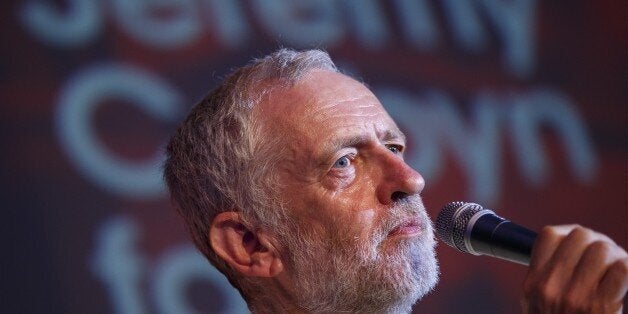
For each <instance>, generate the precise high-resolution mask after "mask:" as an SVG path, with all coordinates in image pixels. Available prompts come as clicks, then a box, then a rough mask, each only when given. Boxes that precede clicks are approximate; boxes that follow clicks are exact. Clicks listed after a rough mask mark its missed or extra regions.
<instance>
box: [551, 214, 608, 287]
mask: <svg viewBox="0 0 628 314" xmlns="http://www.w3.org/2000/svg"><path fill="white" fill-rule="evenodd" d="M595 241H600V243H605V242H606V243H610V244H612V245H614V243H613V242H612V240H611V239H609V238H608V237H606V236H605V235H603V234H601V233H597V232H594V231H593V230H590V229H587V228H584V227H581V226H577V227H575V228H573V229H572V230H571V231H570V232H569V234H568V235H567V236H566V237H564V238H563V241H561V243H560V244H559V245H558V247H557V248H556V251H555V252H554V254H553V255H552V257H551V258H550V260H549V261H548V265H547V266H546V269H545V276H546V278H547V279H546V280H547V281H548V284H550V285H553V286H555V289H556V290H557V291H564V289H565V287H566V286H567V284H568V283H569V282H570V281H571V280H570V279H571V277H572V275H573V272H574V269H575V268H576V265H578V263H579V262H580V259H581V258H582V255H583V253H584V251H585V250H586V249H587V248H588V247H589V246H590V245H591V243H593V242H595ZM604 256H605V255H602V258H603V257H604Z"/></svg>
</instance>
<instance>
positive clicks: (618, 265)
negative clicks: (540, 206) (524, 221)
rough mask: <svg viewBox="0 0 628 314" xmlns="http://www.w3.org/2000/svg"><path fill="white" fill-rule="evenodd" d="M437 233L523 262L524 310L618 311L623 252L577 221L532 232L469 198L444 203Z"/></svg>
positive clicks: (625, 275)
mask: <svg viewBox="0 0 628 314" xmlns="http://www.w3.org/2000/svg"><path fill="white" fill-rule="evenodd" d="M435 226H436V232H437V235H438V237H439V238H440V239H441V240H442V241H443V242H445V243H447V244H448V245H450V246H453V247H454V248H456V249H458V250H460V251H463V252H467V253H471V254H474V255H490V256H494V257H497V258H501V259H505V260H509V261H513V262H517V263H520V264H525V265H528V264H529V269H528V274H527V275H526V278H525V281H524V287H523V294H524V296H523V300H522V306H523V310H524V313H621V311H622V306H623V299H624V298H625V296H626V292H627V291H628V254H627V253H626V251H625V250H624V249H622V248H621V247H619V246H618V245H617V244H615V242H613V240H611V239H610V238H608V237H607V236H605V235H603V234H601V233H597V232H595V231H593V230H590V229H587V228H584V227H581V226H579V225H563V226H550V227H545V228H543V230H542V231H541V232H540V233H539V234H538V235H537V234H536V233H534V232H532V231H530V230H528V229H526V228H524V227H521V226H518V225H516V224H514V223H512V222H510V221H508V220H506V219H503V218H501V217H499V216H497V215H495V213H494V212H492V211H490V210H486V209H484V208H482V206H480V205H477V204H473V203H463V202H454V203H449V204H448V205H446V206H445V207H444V208H443V210H442V211H441V213H440V214H439V216H438V218H437V220H436V223H435Z"/></svg>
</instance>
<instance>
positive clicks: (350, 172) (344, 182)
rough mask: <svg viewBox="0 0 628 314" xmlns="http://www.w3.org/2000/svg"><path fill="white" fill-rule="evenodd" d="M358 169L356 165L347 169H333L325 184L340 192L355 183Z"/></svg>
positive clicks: (329, 188)
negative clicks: (356, 169)
mask: <svg viewBox="0 0 628 314" xmlns="http://www.w3.org/2000/svg"><path fill="white" fill-rule="evenodd" d="M355 176H356V171H355V168H354V167H350V168H347V169H337V170H335V169H332V170H331V171H329V173H328V174H327V175H326V176H325V178H324V180H323V185H324V186H325V188H326V189H328V190H329V191H332V192H340V191H342V190H345V189H347V188H349V187H351V186H352V185H353V183H354V182H355Z"/></svg>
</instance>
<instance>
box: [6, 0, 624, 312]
mask: <svg viewBox="0 0 628 314" xmlns="http://www.w3.org/2000/svg"><path fill="white" fill-rule="evenodd" d="M1 8H2V10H1V11H0V12H1V13H0V14H1V16H2V18H1V19H0V21H1V22H0V23H2V47H1V48H0V51H2V52H1V55H2V61H1V63H0V80H1V85H0V88H1V89H0V99H1V103H2V114H1V115H0V119H1V121H2V123H1V124H0V127H1V128H2V132H1V134H2V135H1V136H2V141H1V144H0V145H2V146H3V147H2V151H3V154H2V157H1V158H2V163H1V166H2V176H1V178H2V179H1V182H0V184H1V189H0V190H1V191H2V198H3V201H2V203H3V215H2V218H3V219H2V221H3V225H4V226H3V228H2V233H3V237H2V238H3V240H4V241H5V245H4V249H3V250H2V253H1V254H2V265H3V266H2V278H3V280H2V281H3V284H4V285H5V287H4V289H3V290H4V291H3V295H4V296H3V301H2V302H3V303H5V304H3V305H2V309H3V310H2V312H5V313H125V314H126V313H242V312H244V311H246V308H245V305H244V303H243V302H242V300H241V299H240V297H239V295H238V294H237V293H236V292H235V291H234V290H233V289H232V288H230V286H229V285H228V284H227V283H226V282H225V280H224V279H223V278H222V277H221V276H220V275H219V274H218V273H217V272H216V271H215V270H213V269H212V268H211V267H210V266H209V264H208V263H207V262H205V261H204V259H203V258H202V257H201V255H200V254H198V253H196V252H195V251H194V249H193V247H192V245H191V242H190V241H189V240H188V239H187V234H186V233H185V230H184V228H183V226H182V223H181V222H180V220H179V219H178V217H177V216H176V214H175V213H174V211H173V210H172V209H171V207H170V204H169V200H168V198H167V196H166V194H165V192H164V185H163V183H162V181H161V169H160V167H161V162H162V159H163V147H164V144H165V142H166V141H167V139H168V137H169V135H170V134H171V133H172V132H173V131H174V130H175V128H176V126H177V124H178V123H179V122H180V121H181V120H182V119H183V117H184V116H185V114H186V113H187V112H188V110H189V109H190V107H191V105H192V104H194V103H195V102H196V101H198V100H199V99H200V98H201V97H203V96H204V95H205V94H206V93H207V92H208V91H209V90H210V89H211V88H213V87H214V86H215V85H216V84H217V83H218V82H219V81H220V80H221V78H223V77H224V76H225V75H226V74H228V73H229V72H230V70H232V69H233V68H235V67H237V66H241V65H243V64H245V63H246V62H247V61H248V60H250V59H251V58H253V57H261V56H263V55H265V54H267V53H270V52H272V51H274V50H276V49H277V48H279V47H293V48H297V49H304V48H312V47H318V48H323V49H326V50H327V51H328V52H329V53H330V55H331V56H332V58H333V59H334V60H335V61H336V62H337V64H338V65H339V66H340V67H341V68H342V69H343V70H344V71H346V72H347V73H351V74H352V75H354V76H355V77H357V78H360V79H361V80H364V81H365V82H366V83H367V84H368V85H369V86H370V87H371V88H372V89H373V90H374V92H375V93H376V94H377V95H378V97H380V99H381V101H382V103H383V104H384V105H385V106H386V107H387V109H388V110H389V112H390V114H391V115H392V116H393V118H395V119H396V120H397V121H398V124H399V125H400V126H401V128H402V129H403V130H404V132H405V133H406V134H407V135H408V138H409V152H408V155H407V159H408V161H409V163H410V164H411V165H412V166H414V167H415V168H416V169H418V170H419V172H421V173H422V174H423V176H424V177H425V178H426V180H427V188H426V189H425V190H424V193H423V197H424V200H425V203H426V205H427V207H428V209H429V212H430V214H431V215H432V217H435V216H436V215H437V213H438V211H439V209H440V208H441V207H442V206H443V205H444V204H445V203H447V202H450V201H454V200H465V201H473V202H478V203H481V204H483V205H484V206H485V207H489V208H492V209H495V210H496V211H497V212H498V213H499V214H501V215H503V216H506V217H508V218H510V219H511V220H513V221H516V222H519V223H520V224H522V225H526V226H529V227H530V228H532V229H535V230H539V229H540V228H541V227H542V226H543V225H546V224H558V223H580V224H584V225H587V226H590V227H592V228H594V229H598V230H600V231H602V232H604V233H606V234H608V235H609V236H611V237H612V238H613V239H615V240H616V241H617V242H618V243H619V244H620V245H622V246H623V247H624V248H625V247H626V246H627V244H628V233H627V232H628V231H627V227H628V223H627V222H628V197H627V194H628V158H627V157H628V154H627V153H628V112H627V107H628V106H627V103H628V97H627V96H628V85H627V83H628V62H627V60H628V24H627V19H626V12H628V7H627V4H626V2H625V1H608V0H598V1H574V0H570V1H566V0H562V1H535V0H508V1H504V0H443V1H434V0H390V1H384V0H343V1H331V0H324V1H320V0H308V1H289V0H241V1H235V0H234V1H231V0H174V1H166V0H154V1H150V0H137V1H129V0H111V1H98V0H65V1H61V0H59V1H53V0H49V1H48V0H47V1H44V0H41V1H38V0H24V1H4V2H3V3H2V4H1ZM438 255H439V258H440V261H441V268H442V279H441V283H440V284H439V286H438V287H437V289H436V291H435V292H433V293H432V294H430V295H429V296H428V297H426V298H425V299H424V300H423V301H422V302H420V303H419V304H418V305H417V306H416V307H415V312H425V313H517V312H519V311H520V310H519V301H518V300H519V295H520V291H521V288H520V286H521V283H522V280H523V277H524V275H525V271H526V268H525V267H523V266H519V265H514V264H510V263H506V262H500V261H494V260H491V259H489V258H486V257H474V256H470V255H463V254H461V253H457V252H456V251H454V250H453V249H451V248H449V247H445V246H444V245H440V246H439V248H438Z"/></svg>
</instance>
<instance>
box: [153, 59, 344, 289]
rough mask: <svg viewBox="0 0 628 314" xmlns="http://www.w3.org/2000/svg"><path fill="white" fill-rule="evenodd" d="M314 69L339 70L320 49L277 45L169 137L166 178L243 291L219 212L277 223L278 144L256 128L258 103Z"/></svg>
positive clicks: (195, 235) (201, 238)
mask: <svg viewBox="0 0 628 314" xmlns="http://www.w3.org/2000/svg"><path fill="white" fill-rule="evenodd" d="M314 69H321V70H327V71H333V72H338V70H337V68H336V66H335V65H334V63H333V62H332V61H331V59H330V58H329V55H328V54H327V53H326V52H324V51H321V50H309V51H303V52H298V51H294V50H290V49H281V50H278V51H276V52H274V53H272V54H270V55H268V56H266V57H264V58H261V59H255V60H253V61H252V62H251V63H250V64H249V65H247V66H244V67H242V68H239V69H237V70H236V71H235V72H233V73H232V74H230V75H229V76H227V77H226V78H225V79H224V81H223V82H222V83H221V84H220V85H219V86H218V87H217V88H215V89H214V90H213V91H211V92H210V93H209V94H208V95H207V96H206V97H205V98H203V99H202V100H201V101H200V102H199V103H197V104H196V105H195V106H194V107H193V108H192V110H191V112H190V114H189V115H188V117H187V118H186V119H185V121H184V122H183V124H182V125H181V126H180V127H179V129H178V130H177V131H176V133H175V134H174V136H173V137H172V138H171V139H170V142H169V143H168V146H167V150H166V154H167V159H166V162H165V165H164V178H165V181H166V183H167V185H168V189H169V191H170V194H171V200H172V203H173V205H174V207H175V208H176V209H177V211H178V212H179V214H180V215H181V216H182V218H183V220H184V222H185V224H186V227H187V229H188V231H189V232H190V235H191V237H192V240H193V241H194V243H195V245H196V246H197V248H198V249H199V250H200V251H201V252H202V253H203V254H204V255H205V256H206V257H207V259H208V260H209V261H210V262H211V263H212V264H213V265H214V266H215V267H216V268H217V269H218V270H220V271H221V272H222V273H223V274H225V276H226V277H227V278H228V279H229V281H230V282H231V283H232V284H233V285H234V286H235V287H236V288H238V289H239V290H240V292H241V294H242V295H243V297H244V298H245V299H246V298H247V295H246V294H247V293H245V292H244V291H243V290H242V289H243V287H241V283H240V281H241V280H239V279H238V276H236V273H235V272H234V271H233V270H231V269H230V267H228V266H227V265H226V263H225V262H224V261H223V260H222V259H221V258H219V257H218V256H217V255H216V253H215V252H214V251H213V250H212V248H211V246H210V244H209V240H208V234H209V228H210V225H211V222H212V221H213V219H214V217H215V216H216V215H217V214H219V213H221V212H226V211H238V212H240V213H241V216H242V217H243V219H244V220H245V222H246V223H247V224H249V226H248V227H253V226H256V227H266V228H269V227H270V228H272V227H274V226H276V224H277V221H278V219H279V218H280V217H281V215H282V213H281V210H280V209H279V208H277V207H274V206H272V204H275V203H276V202H277V195H278V194H277V193H276V192H275V191H276V182H273V181H276V180H274V177H273V176H272V175H270V174H271V173H272V169H273V167H274V163H273V160H274V159H276V158H278V156H277V155H279V154H280V150H277V148H278V145H275V144H274V143H272V140H271V139H267V138H264V135H263V134H258V133H260V132H256V131H257V130H258V129H257V127H256V123H255V121H253V119H252V117H251V111H252V109H253V108H254V107H255V106H256V105H257V104H259V103H260V102H261V100H262V99H263V97H264V96H265V95H268V94H269V93H271V92H272V91H273V90H275V89H277V88H287V87H290V86H293V85H294V84H296V83H297V82H298V81H299V79H300V78H301V77H302V76H303V75H305V74H306V73H308V72H309V71H311V70H314Z"/></svg>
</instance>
